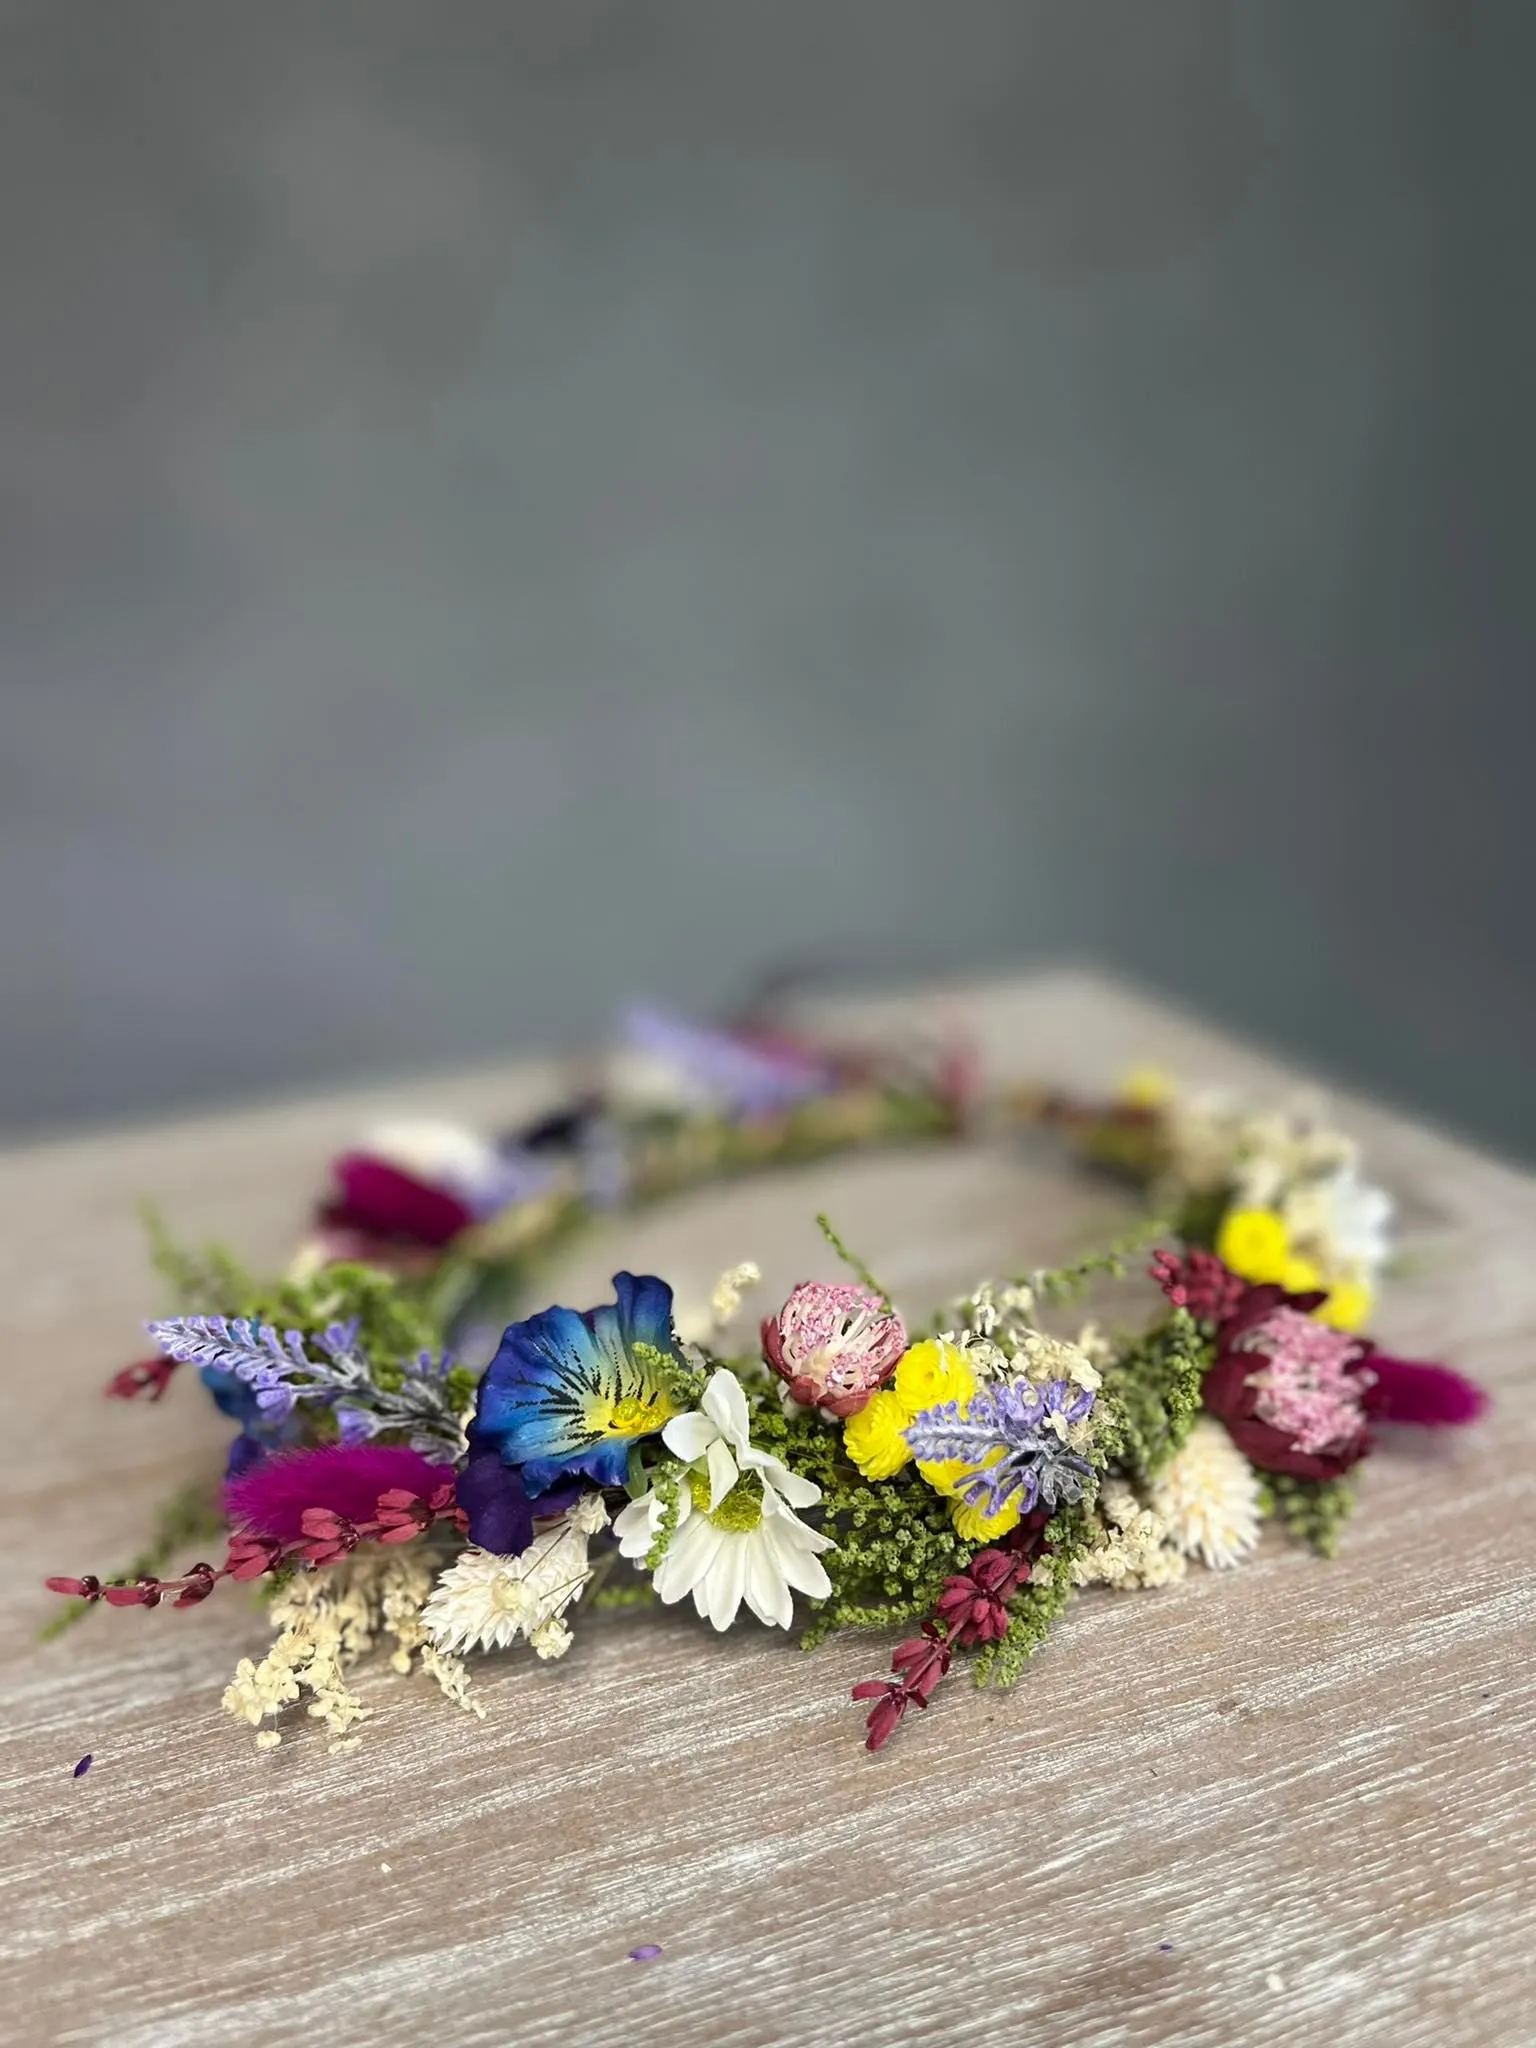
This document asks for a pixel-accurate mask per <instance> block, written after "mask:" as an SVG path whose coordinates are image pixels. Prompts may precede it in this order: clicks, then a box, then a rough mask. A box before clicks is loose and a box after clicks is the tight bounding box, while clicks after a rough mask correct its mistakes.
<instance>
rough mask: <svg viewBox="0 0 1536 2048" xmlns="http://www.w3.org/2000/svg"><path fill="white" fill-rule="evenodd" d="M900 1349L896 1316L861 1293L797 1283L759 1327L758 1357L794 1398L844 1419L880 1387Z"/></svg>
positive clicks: (834, 1284)
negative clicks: (774, 1311) (761, 1357)
mask: <svg viewBox="0 0 1536 2048" xmlns="http://www.w3.org/2000/svg"><path fill="white" fill-rule="evenodd" d="M906 1348H907V1333H906V1330H905V1329H904V1328H903V1327H902V1321H901V1317H900V1316H898V1315H897V1314H896V1313H895V1311H894V1310H893V1309H891V1308H889V1307H888V1306H887V1305H886V1303H885V1302H883V1301H882V1300H881V1299H880V1296H879V1295H878V1294H872V1293H871V1292H870V1291H869V1289H868V1288H867V1287H854V1286H852V1285H849V1284H847V1283H844V1282H840V1281H825V1280H806V1281H802V1283H801V1284H800V1286H798V1287H797V1288H796V1289H795V1291H794V1292H793V1294H791V1295H790V1297H789V1299H788V1301H786V1302H785V1304H784V1306H783V1307H782V1308H781V1309H780V1310H779V1312H778V1314H777V1315H776V1316H769V1317H768V1318H767V1320H766V1321H765V1322H764V1324H763V1356H764V1357H765V1358H766V1359H767V1361H768V1363H769V1364H770V1365H771V1366H772V1367H773V1369H774V1371H775V1372H776V1373H777V1374H778V1375H779V1377H780V1379H782V1380H784V1381H786V1382H787V1384H788V1386H789V1391H790V1393H791V1394H792V1395H793V1396H794V1398H795V1400H797V1401H799V1402H802V1403H803V1404H804V1406H806V1407H807V1408H825V1409H826V1410H827V1411H828V1412H829V1413H830V1414H832V1415H836V1416H839V1417H843V1418H846V1417H847V1416H849V1415H857V1414H858V1412H859V1410H860V1409H861V1408H862V1407H864V1406H865V1404H866V1403H867V1402H868V1401H869V1399H870V1396H871V1395H872V1394H874V1393H876V1392H878V1390H879V1389H880V1388H881V1387H882V1386H883V1385H884V1384H885V1382H886V1381H887V1380H888V1379H889V1378H890V1376H891V1374H892V1373H893V1372H894V1371H895V1370H896V1367H897V1365H898V1364H899V1363H900V1360H901V1355H902V1353H903V1352H904V1351H905V1350H906Z"/></svg>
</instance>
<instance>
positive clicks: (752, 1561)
mask: <svg viewBox="0 0 1536 2048" xmlns="http://www.w3.org/2000/svg"><path fill="white" fill-rule="evenodd" d="M746 1598H747V1605H748V1606H749V1607H750V1608H751V1610H752V1612H753V1613H754V1614H755V1615H756V1616H757V1618H758V1620H759V1621H760V1622H762V1623H763V1624H764V1625H765V1626H766V1627H768V1628H788V1627H789V1625H790V1623H791V1622H792V1621H793V1620H794V1618H795V1603H794V1601H793V1599H792V1598H791V1597H790V1591H789V1587H788V1586H787V1585H786V1584H785V1583H784V1580H783V1578H782V1577H781V1576H780V1574H779V1572H778V1571H777V1570H776V1569H775V1567H774V1563H773V1559H772V1557H771V1555H770V1554H769V1552H768V1550H767V1548H766V1546H765V1545H764V1544H761V1543H752V1544H750V1545H749V1546H748V1550H747V1585H746Z"/></svg>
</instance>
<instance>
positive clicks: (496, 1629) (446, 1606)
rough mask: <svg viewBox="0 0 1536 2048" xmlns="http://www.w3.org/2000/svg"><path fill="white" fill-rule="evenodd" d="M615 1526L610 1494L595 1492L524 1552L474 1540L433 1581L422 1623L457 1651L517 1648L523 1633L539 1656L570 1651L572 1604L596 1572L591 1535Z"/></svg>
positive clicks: (439, 1645) (441, 1644) (444, 1648)
mask: <svg viewBox="0 0 1536 2048" xmlns="http://www.w3.org/2000/svg"><path fill="white" fill-rule="evenodd" d="M607 1526H608V1510H607V1508H606V1507H605V1506H604V1505H603V1497H602V1495H601V1494H599V1493H588V1494H584V1495H583V1496H582V1498H581V1499H580V1500H579V1501H577V1502H576V1504H575V1506H574V1507H572V1508H571V1509H570V1510H569V1511H568V1512H567V1513H566V1514H564V1515H562V1516H561V1517H560V1519H559V1520H558V1522H556V1523H554V1525H553V1526H552V1527H549V1528H545V1529H542V1530H540V1531H539V1532H538V1533H537V1534H536V1535H535V1537H534V1539H533V1542H532V1543H531V1544H530V1545H529V1546H528V1548H527V1549H526V1550H525V1551H523V1552H522V1553H521V1555H520V1556H517V1557H498V1556H496V1554H495V1553H494V1552H493V1551H489V1550H478V1549H476V1548H475V1547H474V1546H473V1545H471V1546H470V1547H469V1548H468V1549H467V1550H465V1551H464V1552H463V1553H462V1554H461V1555H460V1557H459V1558H458V1559H457V1560H456V1561H455V1562H454V1563H453V1564H451V1565H449V1567H448V1569H447V1570H446V1571H445V1572H443V1573H442V1575H441V1577H440V1578H439V1579H438V1581H437V1584H436V1585H435V1586H434V1587H433V1589H432V1596H431V1598H430V1599H429V1600H428V1601H427V1603H426V1606H425V1607H424V1608H423V1609H422V1612H421V1624H422V1628H423V1629H424V1631H425V1633H426V1634H427V1636H428V1637H429V1638H430V1640H431V1642H432V1643H433V1645H434V1646H435V1648H436V1649H437V1650H438V1651H440V1652H447V1653H448V1654H450V1655H460V1654H462V1653H463V1652H464V1651H466V1650H505V1649H509V1648H510V1647H511V1645H512V1644H513V1643H515V1642H516V1641H517V1639H518V1637H519V1636H521V1637H522V1638H523V1639H524V1640H525V1641H526V1642H527V1643H528V1645H529V1647H530V1648H531V1649H532V1651H533V1653H534V1655H535V1656H537V1657H563V1656H564V1655H565V1653H566V1651H567V1650H568V1649H569V1648H570V1647H571V1640H572V1638H571V1631H570V1629H569V1627H568V1626H567V1625H566V1621H565V1613H566V1609H567V1608H569V1607H570V1606H572V1605H573V1603H574V1602H575V1601H577V1600H579V1599H580V1598H581V1595H582V1594H583V1593H584V1592H585V1591H586V1588H587V1583H588V1581H589V1580H590V1579H591V1577H592V1566H591V1563H590V1562H589V1560H588V1557H587V1545H588V1541H589V1539H590V1538H591V1537H593V1536H595V1535H596V1533H597V1532H598V1530H599V1529H606V1528H607Z"/></svg>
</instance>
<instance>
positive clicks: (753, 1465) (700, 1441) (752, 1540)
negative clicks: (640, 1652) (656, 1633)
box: [613, 1366, 833, 1629]
mask: <svg viewBox="0 0 1536 2048" xmlns="http://www.w3.org/2000/svg"><path fill="white" fill-rule="evenodd" d="M749 1420H750V1417H749V1414H748V1410H747V1398H746V1395H745V1394H744V1393H743V1392H742V1390H741V1385H740V1382H739V1381H738V1380H737V1378H736V1376H735V1374H734V1373H732V1372H730V1371H729V1370H727V1368H726V1367H724V1366H720V1367H718V1368H717V1369H716V1371H714V1372H713V1373H712V1374H711V1375H710V1379H709V1384H708V1386H707V1387H706V1388H705V1390H704V1397H703V1400H702V1401H701V1403H700V1405H699V1407H698V1408H697V1409H694V1410H692V1411H690V1412H689V1413H688V1414H686V1415H675V1416H673V1418H672V1420H671V1421H670V1422H669V1423H668V1424H667V1426H666V1428H665V1429H664V1430H663V1431H662V1440H663V1442H664V1443H665V1444H666V1446H667V1448H668V1450H670V1451H672V1452H673V1453H674V1455H675V1456H677V1457H679V1458H681V1459H683V1460H684V1461H685V1463H686V1465H687V1467H688V1469H687V1470H686V1471H685V1472H684V1473H683V1475H682V1490H681V1493H680V1495H679V1497H678V1500H677V1503H676V1509H677V1521H676V1524H675V1527H674V1530H673V1534H672V1539H671V1541H670V1543H669V1544H668V1546H667V1550H666V1554H665V1555H664V1556H663V1558H662V1560H661V1562H660V1564H659V1565H658V1566H657V1567H656V1574H655V1580H654V1583H655V1587H656V1597H657V1598H658V1599H659V1600H661V1601H662V1602H663V1603H664V1604H665V1605H667V1606H671V1605H673V1604H674V1603H675V1602H677V1601H679V1600H681V1599H683V1598H685V1597H686V1596H687V1595H688V1594H690V1593H691V1594H692V1595H693V1604H694V1606H695V1608H697V1610H698V1612H699V1613H700V1614H701V1615H702V1616H704V1618H705V1619H706V1620H708V1621H710V1622H711V1623H713V1625H714V1626H715V1627H716V1628H717V1629H727V1628H729V1627H730V1625H731V1623H732V1622H733V1621H734V1620H735V1619H736V1616H737V1614H738V1612H739V1611H740V1608H741V1604H742V1602H743V1601H745V1602H746V1604H747V1606H748V1607H750V1608H751V1610H752V1612H753V1613H754V1614H755V1615H756V1616H757V1618H758V1620H759V1621H761V1622H764V1623H766V1624H767V1625H768V1626H770V1627H777V1628H788V1627H789V1625H790V1622H791V1620H792V1619H793V1612H794V1601H793V1598H792V1595H793V1594H794V1593H795V1592H801V1593H806V1594H808V1595H809V1596H810V1597H811V1598H812V1599H818V1600H824V1599H825V1598H826V1597H827V1596H828V1594H830V1592H831V1591H832V1582H831V1580H830V1579H829V1578H828V1577H827V1574H826V1570H825V1568H824V1567H823V1565H822V1564H821V1562H820V1557H819V1553H820V1552H822V1551H824V1550H830V1549H831V1548H832V1547H833V1546H832V1540H831V1538H830V1537H827V1536H822V1535H819V1534H818V1533H817V1532H816V1530H814V1529H811V1528H808V1527H807V1526H806V1524H805V1523H804V1522H802V1521H801V1520H800V1519H799V1517H798V1516H797V1515H796V1514H795V1513H794V1510H795V1509H796V1508H808V1507H812V1506H814V1505H815V1503H816V1502H817V1501H819V1500H820V1499H821V1488H820V1487H819V1486H817V1485H816V1484H815V1483H814V1481H812V1480H809V1479H805V1478H802V1477H801V1476H800V1474H799V1473H797V1472H791V1471H790V1470H789V1468H788V1466H787V1465H785V1464H783V1463H782V1462H781V1461H780V1460H779V1459H778V1458H775V1457H773V1456H772V1455H771V1454H770V1453H769V1452H767V1451H761V1450H758V1449H757V1448H756V1446H755V1445H753V1444H752V1443H751V1442H750V1441H749V1440H748V1435H747V1431H748V1425H749ZM665 1512H666V1508H665V1504H664V1502H663V1501H662V1499H661V1498H660V1496H659V1495H658V1494H657V1493H656V1492H655V1490H654V1489H653V1490H652V1491H651V1492H649V1493H647V1494H645V1495H643V1496H642V1497H641V1498H640V1499H639V1500H636V1501H632V1502H631V1503H630V1505H629V1506H628V1507H627V1508H625V1509H624V1511H623V1513H622V1514H621V1515H620V1516H619V1517H618V1519H617V1520H616V1521H615V1523H614V1525H613V1528H614V1534H615V1535H616V1536H617V1537H618V1538H619V1550H620V1553H621V1554H622V1555H623V1556H625V1557H627V1558H630V1559H632V1560H634V1561H636V1562H639V1561H641V1560H643V1559H644V1557H645V1556H646V1554H647V1552H648V1551H649V1550H650V1548H651V1545H652V1544H653V1543H654V1542H655V1540H656V1536H657V1533H658V1531H659V1530H660V1528H661V1525H662V1519H663V1516H664V1514H665Z"/></svg>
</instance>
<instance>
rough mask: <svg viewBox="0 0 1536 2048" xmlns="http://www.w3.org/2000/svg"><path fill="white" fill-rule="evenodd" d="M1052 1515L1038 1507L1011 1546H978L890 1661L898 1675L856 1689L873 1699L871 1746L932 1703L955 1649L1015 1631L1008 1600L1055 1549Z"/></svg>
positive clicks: (879, 1744)
mask: <svg viewBox="0 0 1536 2048" xmlns="http://www.w3.org/2000/svg"><path fill="white" fill-rule="evenodd" d="M1049 1519H1050V1517H1049V1513H1048V1511H1047V1510H1045V1509H1042V1508H1035V1509H1032V1510H1031V1511H1030V1513H1029V1514H1027V1515H1025V1516H1024V1518H1023V1519H1022V1520H1021V1521H1020V1523H1019V1525H1018V1527H1017V1528H1016V1529H1014V1530H1012V1531H1011V1532H1010V1534H1009V1535H1008V1536H1007V1538H1006V1539H1005V1546H1006V1547H998V1546H995V1545H994V1546H989V1548H987V1549H986V1550H978V1551H977V1553H976V1555H975V1556H974V1557H973V1558H972V1559H971V1561H970V1563H969V1564H968V1565H967V1566H966V1568H965V1570H964V1571H963V1572H956V1573H954V1575H953V1576H952V1577H950V1578H947V1579H946V1580H945V1581H944V1590H943V1592H942V1593H941V1594H940V1595H939V1598H938V1603H937V1606H936V1607H935V1609H934V1615H933V1619H932V1620H931V1621H925V1622H924V1623H923V1632H922V1634H921V1635H920V1636H914V1637H913V1638H912V1639H911V1640H910V1642H905V1643H898V1645H897V1646H896V1651H895V1654H894V1655H893V1656H892V1658H891V1669H892V1671H893V1672H894V1673H895V1674H896V1675H895V1677H894V1678H866V1679H863V1680H861V1681H860V1683H859V1684H858V1685H856V1686H855V1687H854V1688H853V1697H854V1698H855V1699H856V1700H873V1701H874V1705H873V1706H872V1707H871V1708H870V1710H869V1719H868V1721H867V1723H866V1724H865V1725H866V1727H867V1729H868V1733H867V1734H866V1736H865V1738H864V1747H865V1748H866V1749H869V1750H876V1749H880V1748H883V1747H884V1745H885V1744H886V1743H887V1742H889V1741H890V1739H891V1737H892V1736H893V1735H894V1734H895V1732H896V1730H897V1727H898V1726H899V1725H900V1722H901V1717H902V1716H903V1714H905V1713H906V1711H907V1709H908V1707H926V1706H927V1704H928V1702H929V1700H931V1699H932V1697H933V1695H934V1692H935V1690H936V1688H937V1686H938V1684H939V1681H940V1680H941V1679H942V1678H943V1677H944V1676H945V1674H946V1673H947V1672H948V1670H949V1667H950V1665H951V1664H952V1663H953V1661H954V1653H955V1651H956V1650H964V1649H971V1648H979V1647H980V1646H981V1645H982V1644H985V1643H996V1642H1001V1640H1002V1638H1003V1637H1004V1636H1005V1635H1007V1633H1008V1621H1009V1615H1008V1602H1009V1601H1010V1600H1011V1599H1012V1597H1013V1595H1014V1594H1015V1593H1016V1592H1017V1591H1018V1590H1019V1588H1020V1586H1022V1585H1025V1584H1026V1583H1027V1582H1028V1579H1029V1574H1030V1569H1031V1566H1032V1562H1033V1560H1034V1558H1036V1557H1039V1556H1041V1555H1042V1554H1043V1552H1044V1551H1045V1550H1047V1549H1048V1548H1049V1547H1050V1546H1049V1545H1048V1544H1046V1543H1044V1542H1043V1540H1042V1538H1043V1535H1044V1531H1045V1525H1046V1523H1047V1521H1048V1520H1049Z"/></svg>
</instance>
